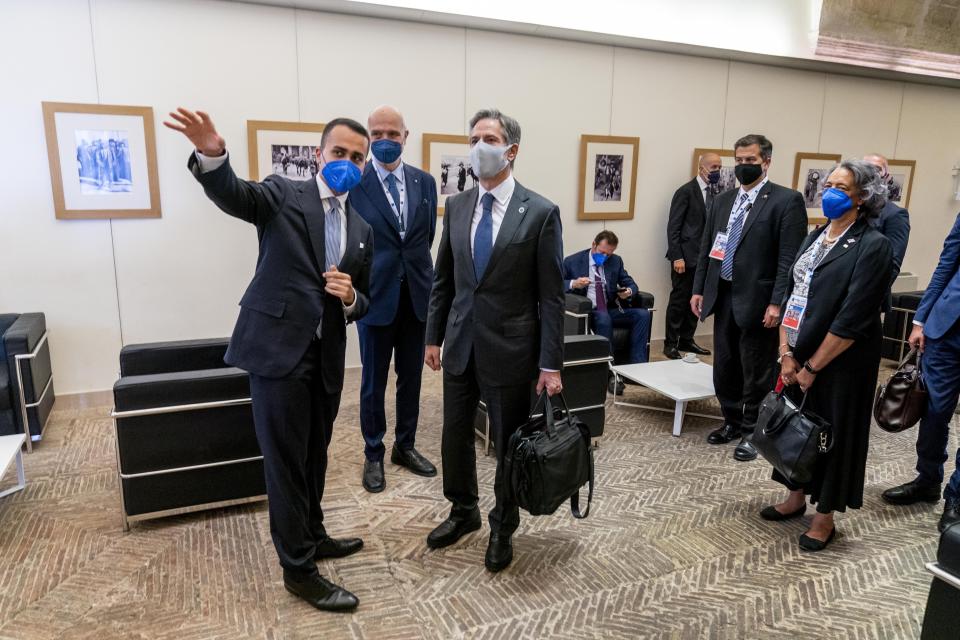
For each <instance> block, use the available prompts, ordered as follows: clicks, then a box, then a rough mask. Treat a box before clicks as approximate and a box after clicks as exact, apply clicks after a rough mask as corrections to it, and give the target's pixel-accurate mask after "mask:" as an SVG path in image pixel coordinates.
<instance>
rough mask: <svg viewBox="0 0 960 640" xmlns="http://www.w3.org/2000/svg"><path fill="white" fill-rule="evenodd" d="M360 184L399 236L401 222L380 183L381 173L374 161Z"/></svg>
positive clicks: (369, 165)
mask: <svg viewBox="0 0 960 640" xmlns="http://www.w3.org/2000/svg"><path fill="white" fill-rule="evenodd" d="M360 186H361V187H362V188H363V190H364V192H366V194H367V197H368V198H370V202H372V203H373V205H374V207H376V209H377V211H378V212H380V215H381V216H383V217H384V218H385V219H386V221H387V224H389V225H390V226H391V227H393V230H394V231H396V232H397V235H398V236H399V235H400V223H399V222H397V214H396V213H394V212H393V207H391V206H390V201H389V200H387V196H386V194H384V193H383V187H382V186H381V185H380V175H379V174H378V173H377V170H376V168H375V167H374V166H373V163H372V162H371V163H369V164H368V165H367V167H366V169H364V172H363V179H362V180H361V181H360Z"/></svg>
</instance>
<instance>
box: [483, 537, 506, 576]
mask: <svg viewBox="0 0 960 640" xmlns="http://www.w3.org/2000/svg"><path fill="white" fill-rule="evenodd" d="M511 562H513V543H512V542H511V541H510V536H505V535H500V534H498V533H491V534H490V543H489V544H488V545H487V555H486V556H484V558H483V564H484V565H485V566H486V567H487V569H488V570H489V571H493V572H494V573H496V572H497V571H502V570H503V569H506V568H507V567H509V566H510V563H511Z"/></svg>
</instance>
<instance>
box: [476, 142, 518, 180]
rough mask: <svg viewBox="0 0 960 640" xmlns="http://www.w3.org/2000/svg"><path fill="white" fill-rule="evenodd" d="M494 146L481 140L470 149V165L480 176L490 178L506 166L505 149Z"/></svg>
mask: <svg viewBox="0 0 960 640" xmlns="http://www.w3.org/2000/svg"><path fill="white" fill-rule="evenodd" d="M509 148H510V147H495V146H493V145H492V144H487V143H486V142H483V141H482V140H481V141H480V142H478V143H477V144H475V145H473V147H471V149H470V166H471V167H473V170H474V172H476V174H477V175H478V176H480V177H481V178H492V177H493V176H495V175H497V174H498V173H500V172H501V171H503V169H504V167H506V166H507V163H508V161H507V149H509Z"/></svg>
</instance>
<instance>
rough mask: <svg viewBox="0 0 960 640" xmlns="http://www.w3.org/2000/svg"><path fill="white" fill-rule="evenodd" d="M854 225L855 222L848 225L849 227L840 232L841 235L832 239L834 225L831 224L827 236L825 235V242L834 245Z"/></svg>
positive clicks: (838, 234)
mask: <svg viewBox="0 0 960 640" xmlns="http://www.w3.org/2000/svg"><path fill="white" fill-rule="evenodd" d="M852 224H853V222H850V223H848V224H847V226H845V227H844V228H843V229H841V230H840V231H839V233H837V235H836V236H832V237H831V233H830V232H831V231H833V225H832V224H831V225H830V226H829V227H828V228H827V232H826V234H825V235H824V240H825V241H826V242H827V243H828V244H833V243H834V242H836V241H837V240H839V239H840V236H842V235H843V234H844V232H845V231H846V230H847V229H849V228H850V225H852Z"/></svg>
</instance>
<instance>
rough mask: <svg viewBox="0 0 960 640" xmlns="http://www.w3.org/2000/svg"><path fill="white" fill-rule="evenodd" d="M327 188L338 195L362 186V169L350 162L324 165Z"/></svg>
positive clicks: (340, 161) (335, 161)
mask: <svg viewBox="0 0 960 640" xmlns="http://www.w3.org/2000/svg"><path fill="white" fill-rule="evenodd" d="M320 173H322V174H323V179H324V181H325V182H326V183H327V186H328V187H330V188H331V189H333V190H334V191H335V192H336V193H338V194H339V193H346V192H347V191H350V189H353V188H354V187H355V186H357V185H358V184H360V178H361V174H360V169H359V168H358V167H357V165H355V164H353V163H352V162H350V161H349V160H334V161H333V162H328V163H326V164H324V165H323V169H322V170H321V172H320Z"/></svg>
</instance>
